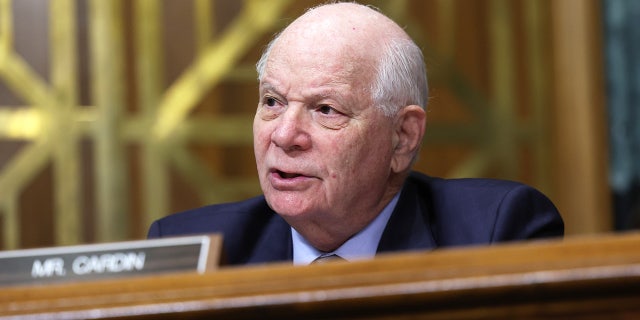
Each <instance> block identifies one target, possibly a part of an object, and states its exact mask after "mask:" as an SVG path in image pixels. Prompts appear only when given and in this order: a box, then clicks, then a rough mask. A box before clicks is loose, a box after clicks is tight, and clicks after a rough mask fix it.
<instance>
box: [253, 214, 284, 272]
mask: <svg viewBox="0 0 640 320" xmlns="http://www.w3.org/2000/svg"><path fill="white" fill-rule="evenodd" d="M265 214H269V215H271V217H270V219H269V221H268V222H267V225H266V226H265V228H264V231H263V232H262V234H261V236H260V238H259V239H258V241H257V242H256V245H255V247H254V248H253V252H252V253H251V255H250V256H249V259H248V260H247V263H248V264H253V263H268V262H281V261H291V260H293V244H292V242H291V241H292V240H291V228H290V227H289V224H287V222H286V221H284V219H282V217H280V216H279V215H277V214H276V213H275V212H273V211H272V210H271V209H269V212H268V213H266V212H265Z"/></svg>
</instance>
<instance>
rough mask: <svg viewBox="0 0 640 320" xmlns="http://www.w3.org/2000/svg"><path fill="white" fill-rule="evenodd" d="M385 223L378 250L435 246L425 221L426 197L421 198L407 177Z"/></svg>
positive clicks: (429, 228) (426, 220)
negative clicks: (394, 206) (396, 202)
mask: <svg viewBox="0 0 640 320" xmlns="http://www.w3.org/2000/svg"><path fill="white" fill-rule="evenodd" d="M401 192H402V193H401V194H400V199H399V200H398V204H397V205H396V208H395V209H394V211H393V213H392V214H391V217H390V218H389V222H387V226H386V228H385V230H384V232H383V233H382V237H381V239H380V244H379V245H378V253H382V252H392V251H409V250H429V249H434V248H436V247H437V242H436V240H435V239H436V238H435V237H434V233H433V232H432V230H431V224H430V223H429V216H430V215H429V210H428V205H427V199H422V198H421V196H420V194H419V193H418V191H417V187H416V185H415V183H414V182H413V181H412V179H411V178H409V179H407V182H406V183H405V185H404V187H403V189H402V191H401Z"/></svg>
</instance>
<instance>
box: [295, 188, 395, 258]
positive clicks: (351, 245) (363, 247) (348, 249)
mask: <svg viewBox="0 0 640 320" xmlns="http://www.w3.org/2000/svg"><path fill="white" fill-rule="evenodd" d="M399 197H400V192H398V194H396V196H395V197H393V199H391V201H390V202H389V204H387V206H386V207H384V209H383V210H382V212H381V213H380V214H379V215H378V216H377V217H376V218H375V219H374V220H373V221H371V223H369V225H367V226H366V227H365V228H364V229H362V231H360V232H358V233H356V234H355V235H354V236H353V237H351V238H350V239H349V240H347V242H345V243H344V244H342V245H341V246H340V247H339V248H338V249H336V250H335V251H333V252H322V251H320V250H318V249H316V248H314V247H313V246H312V245H311V244H310V243H309V242H308V241H307V240H306V239H305V238H304V237H303V236H302V235H301V234H299V233H298V232H297V231H296V230H295V229H293V228H291V237H292V239H293V264H295V265H307V264H309V263H311V262H313V260H315V259H316V258H318V257H320V256H322V255H330V254H337V255H339V256H340V257H342V258H343V259H346V260H362V259H371V258H373V257H374V256H375V255H376V251H377V250H378V243H379V242H380V238H381V237H382V232H383V231H384V228H385V227H386V226H387V221H389V217H391V213H392V212H393V209H395V207H396V204H397V203H398V198H399Z"/></svg>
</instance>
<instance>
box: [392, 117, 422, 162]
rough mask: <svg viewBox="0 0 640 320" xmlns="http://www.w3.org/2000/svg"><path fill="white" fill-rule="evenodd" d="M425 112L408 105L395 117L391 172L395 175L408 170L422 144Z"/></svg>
mask: <svg viewBox="0 0 640 320" xmlns="http://www.w3.org/2000/svg"><path fill="white" fill-rule="evenodd" d="M426 118H427V115H426V112H425V111H424V109H422V108H421V107H420V106H416V105H410V106H406V107H404V108H402V109H401V110H400V112H398V114H397V115H396V120H395V124H394V126H395V128H394V130H395V132H394V137H393V144H394V154H393V157H392V159H391V170H392V171H393V172H395V173H400V172H404V171H405V170H408V169H409V168H410V167H411V165H412V163H413V159H414V157H415V154H416V152H417V151H418V149H419V148H420V144H421V143H422V137H423V136H424V130H425V120H426Z"/></svg>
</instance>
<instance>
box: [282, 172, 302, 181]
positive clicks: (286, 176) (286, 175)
mask: <svg viewBox="0 0 640 320" xmlns="http://www.w3.org/2000/svg"><path fill="white" fill-rule="evenodd" d="M276 173H277V174H278V175H279V176H280V178H283V179H293V178H297V177H301V176H302V175H301V174H299V173H290V172H284V171H280V170H277V171H276Z"/></svg>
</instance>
